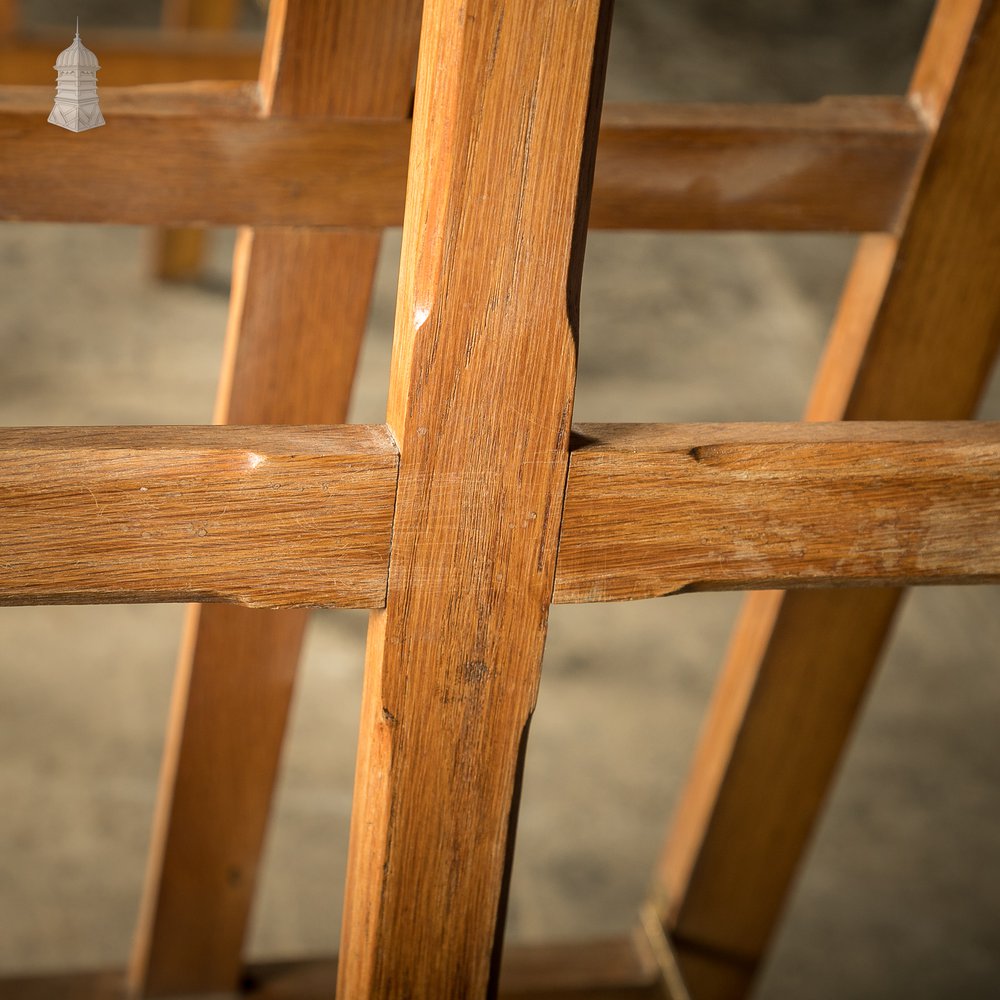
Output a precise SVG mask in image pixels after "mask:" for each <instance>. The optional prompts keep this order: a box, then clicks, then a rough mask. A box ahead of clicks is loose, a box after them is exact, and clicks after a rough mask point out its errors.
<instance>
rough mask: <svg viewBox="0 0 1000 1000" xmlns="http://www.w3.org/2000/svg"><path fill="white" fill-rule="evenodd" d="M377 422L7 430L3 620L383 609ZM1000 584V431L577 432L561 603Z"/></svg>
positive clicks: (2, 497)
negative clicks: (119, 607) (129, 612)
mask: <svg viewBox="0 0 1000 1000" xmlns="http://www.w3.org/2000/svg"><path fill="white" fill-rule="evenodd" d="M395 475H396V452H395V448H394V445H393V444H392V442H391V440H390V438H389V436H388V434H387V433H386V431H385V430H384V429H383V428H382V427H368V426H352V425H342V426H336V427H325V428H321V427H316V428H274V427H253V428H250V427H243V428H239V427H212V428H202V427H199V428H175V427H156V428H89V429H88V428H31V429H18V430H0V604H44V603H52V604H56V603H93V604H107V603H122V602H159V601H191V600H198V601H230V602H235V603H241V604H247V605H251V606H268V607H289V606H303V605H308V606H335V607H356V608H376V607H381V606H382V604H383V602H384V598H385V586H386V573H387V566H388V560H389V538H390V532H391V525H392V517H393V507H394V495H395ZM996 580H1000V424H998V423H976V422H950V423H871V424H869V423H861V422H846V423H838V424H681V425H644V424H635V425H631V424H618V425H604V424H582V425H579V426H578V427H577V428H576V445H575V447H574V450H573V452H572V455H571V460H570V472H569V483H568V486H567V496H566V512H565V517H564V521H563V530H562V536H561V540H560V549H559V561H558V565H557V569H556V585H555V594H554V597H553V600H554V601H555V602H557V603H563V604H565V603H586V602H591V601H620V600H631V599H637V598H645V597H656V596H661V595H666V594H671V593H677V592H679V591H684V590H741V589H768V588H774V587H781V588H799V587H812V586H829V585H845V586H846V585H853V586H859V585H877V586H881V585H895V584H933V583H986V582H991V581H996Z"/></svg>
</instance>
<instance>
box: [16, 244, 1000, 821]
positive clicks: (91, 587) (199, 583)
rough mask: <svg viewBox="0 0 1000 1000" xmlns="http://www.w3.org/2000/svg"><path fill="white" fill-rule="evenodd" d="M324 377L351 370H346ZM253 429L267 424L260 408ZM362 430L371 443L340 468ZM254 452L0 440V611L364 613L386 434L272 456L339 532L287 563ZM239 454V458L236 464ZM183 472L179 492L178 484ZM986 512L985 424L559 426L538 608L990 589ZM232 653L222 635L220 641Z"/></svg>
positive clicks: (377, 540)
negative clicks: (327, 566)
mask: <svg viewBox="0 0 1000 1000" xmlns="http://www.w3.org/2000/svg"><path fill="white" fill-rule="evenodd" d="M276 263H277V262H276V258H275V257H274V255H273V254H269V255H268V256H267V257H265V258H261V265H262V266H268V267H270V266H272V265H276ZM272 273H279V274H280V273H282V272H281V271H280V269H278V270H277V271H276V272H272ZM259 287H263V286H259ZM350 291H351V290H350V289H346V290H345V300H346V295H347V293H349V292H350ZM355 291H357V290H355ZM360 300H361V296H360V295H356V296H355V297H354V298H353V299H352V301H355V302H359V301H360ZM362 319H363V309H361V308H359V315H358V322H359V323H360V322H361V321H362ZM244 329H245V334H246V336H247V337H251V338H252V337H253V336H256V332H255V331H254V332H252V331H251V330H249V329H247V328H244ZM338 342H339V343H341V345H342V346H346V344H345V341H343V340H338ZM262 343H268V344H271V343H273V342H272V341H262ZM274 351H275V357H274V358H273V359H270V361H273V366H272V364H271V363H269V359H268V354H267V352H266V350H263V349H260V350H258V351H255V352H253V353H243V354H241V355H239V357H240V358H241V359H242V362H243V364H242V365H240V366H233V369H232V370H234V371H235V373H236V379H237V382H239V383H240V384H242V385H244V386H254V385H256V386H258V389H257V390H256V391H257V393H258V395H257V398H258V399H259V400H262V399H263V395H262V394H261V393H260V391H259V381H258V380H259V379H261V378H264V377H266V375H267V374H268V373H270V374H273V375H276V377H277V378H278V379H279V380H284V379H290V378H292V377H293V376H294V375H295V371H296V366H297V364H298V362H297V361H296V359H295V352H294V351H291V350H289V351H286V352H284V354H280V352H278V351H277V348H276V347H275V348H274ZM279 354H280V357H279V356H278V355H279ZM282 361H284V363H285V365H286V366H287V368H286V369H285V370H283V369H282V368H281V367H280V365H281V362H282ZM306 363H307V359H306V358H305V357H303V358H302V364H306ZM342 364H343V367H344V370H345V371H349V370H350V368H351V366H352V364H353V357H347V358H344V359H342ZM319 381H320V380H319V379H315V380H313V381H312V383H310V382H309V381H308V380H307V379H305V378H304V377H302V378H300V379H299V385H300V386H301V389H302V396H301V398H300V399H299V400H298V401H297V402H295V403H294V404H292V405H298V406H313V407H317V406H319V405H321V402H320V401H321V399H322V395H321V391H322V386H321V385H320V384H319ZM313 394H315V395H313ZM245 398H246V397H244V399H245ZM286 399H288V400H289V401H290V400H291V397H286ZM234 412H237V413H239V415H240V416H241V417H243V416H245V412H244V411H243V410H238V411H234ZM268 416H270V417H274V416H282V412H281V410H280V408H279V407H277V406H276V407H275V409H273V410H272V411H271V412H270V413H269V414H268ZM366 433H367V434H368V438H367V439H365V440H367V441H368V442H369V444H367V445H366V447H365V449H364V450H358V448H357V444H356V442H357V441H358V440H361V439H362V438H363V435H364V434H366ZM254 440H255V438H254V432H253V431H252V430H251V429H244V430H241V431H240V432H239V434H236V432H235V430H233V429H229V428H227V429H225V430H220V431H214V430H212V429H210V428H195V429H193V430H192V431H191V433H190V434H188V433H187V432H186V431H183V430H168V429H163V430H158V429H155V428H154V429H146V428H140V429H136V430H132V429H125V428H121V429H117V428H99V429H91V430H87V431H77V430H74V429H66V430H63V429H47V430H44V431H35V430H30V429H21V430H0V506H2V509H3V511H4V514H5V519H4V520H3V521H0V545H2V546H3V548H4V551H5V552H7V553H9V560H8V565H9V567H10V569H9V571H8V572H7V573H5V574H4V576H3V578H2V579H0V604H3V603H6V604H17V603H63V602H76V603H108V602H115V601H122V600H125V601H133V602H135V601H154V600H155V601H184V600H190V599H191V597H192V596H194V595H193V592H192V589H193V588H195V587H197V588H199V590H198V591H197V595H198V596H200V597H201V598H202V599H204V600H208V599H211V600H221V601H226V600H228V601H237V602H239V603H250V604H256V605H267V606H270V607H281V606H285V605H288V604H296V605H303V606H324V605H325V606H340V607H359V608H379V607H382V606H383V605H384V595H385V588H386V579H387V576H388V565H389V546H388V539H387V532H388V528H387V525H388V523H389V521H390V520H391V517H392V510H393V504H394V493H395V477H394V475H393V474H390V470H392V469H394V468H395V451H394V449H393V447H392V446H391V444H390V442H389V440H388V438H387V437H386V434H385V431H384V429H383V428H380V427H370V428H363V427H352V426H348V427H339V426H333V427H317V428H296V430H295V432H294V435H292V434H291V432H289V437H288V440H289V441H293V442H295V443H296V445H297V446H301V447H302V448H303V449H307V451H306V455H308V456H309V461H308V462H307V461H305V460H304V459H303V461H302V462H301V463H298V464H296V463H295V462H292V461H289V460H283V461H284V464H283V465H282V466H281V467H280V468H281V480H280V482H281V485H280V486H275V487H274V490H278V489H280V490H282V491H284V492H283V493H282V494H280V495H282V496H283V495H287V496H290V497H296V498H301V499H299V500H297V503H305V502H306V498H311V499H315V498H316V497H317V496H320V495H321V496H322V498H323V500H324V504H325V505H326V506H328V507H329V508H330V509H329V510H324V511H321V512H310V513H309V515H308V522H303V525H304V524H305V523H313V522H314V521H315V519H316V518H317V516H320V517H325V518H335V519H337V520H338V521H342V522H344V523H345V524H346V525H347V527H348V528H349V530H350V535H349V536H345V537H344V538H343V539H335V540H332V542H331V540H324V539H316V538H312V537H306V536H303V537H297V535H298V532H296V533H295V534H296V536H295V537H292V538H291V541H292V543H293V544H292V547H291V548H290V549H289V550H288V553H287V558H284V559H282V558H281V557H280V556H281V551H280V550H279V549H278V547H277V546H278V540H279V539H280V538H282V537H285V536H286V535H288V534H289V532H290V528H289V522H288V516H289V511H288V510H286V509H285V508H284V507H282V506H280V505H278V506H275V505H274V503H273V502H272V503H266V502H261V503H260V504H258V505H257V506H255V504H256V503H257V497H258V495H257V493H256V492H253V489H254V488H255V483H257V482H258V481H259V479H254V478H253V476H252V475H251V474H252V473H253V472H254V471H255V469H256V466H253V467H251V466H252V465H253V462H256V461H258V460H257V459H254V458H253V457H252V454H251V452H252V449H250V444H252V443H253V442H254ZM261 441H262V442H263V443H262V444H261V445H260V447H259V448H258V450H257V452H254V453H253V454H258V456H259V457H260V458H261V459H263V457H264V452H262V451H260V448H263V447H265V446H270V445H269V443H270V442H272V441H276V442H278V444H279V445H280V444H281V443H282V442H283V438H282V432H281V431H279V430H277V429H275V428H264V429H262V437H261ZM243 442H249V443H248V444H247V449H250V450H244V451H240V450H239V447H238V446H237V444H238V443H243ZM202 455H207V456H209V458H205V459H203V458H202V457H201V456H202ZM39 456H40V457H39ZM248 456H250V457H248ZM339 456H348V457H349V463H350V464H349V469H350V479H349V486H350V487H351V489H352V490H357V491H359V492H357V494H355V493H353V492H351V491H350V490H348V491H345V492H338V489H337V487H336V483H337V482H338V481H339V480H338V479H337V477H338V476H341V475H344V474H345V473H341V472H339V471H338V470H339V469H340V466H339V465H337V464H336V463H337V462H339V461H340V457H339ZM215 461H217V462H218V464H217V465H215V464H213V462H215ZM198 463H200V464H198ZM259 464H261V465H262V464H263V462H262V461H261V462H260V463H259ZM194 467H197V468H198V475H197V478H194V474H193V473H190V472H189V471H188V470H189V469H191V468H194ZM345 468H347V466H345ZM234 470H235V472H234ZM149 476H155V478H156V481H157V483H158V484H159V485H158V488H157V494H156V496H157V497H159V496H160V495H161V494H162V495H165V496H167V497H168V498H169V502H157V504H156V506H155V508H154V509H153V510H146V511H145V513H144V515H143V518H142V519H139V518H138V517H137V516H136V515H135V514H134V511H133V507H134V505H135V502H136V501H137V500H144V501H145V500H148V497H136V496H134V495H133V492H132V489H133V488H132V486H131V485H127V484H131V483H133V482H139V481H142V480H143V479H144V478H147V477H149ZM241 477H242V478H241ZM331 477H333V478H331ZM259 478H262V477H259ZM123 483H124V484H126V485H125V486H123V485H122V484H123ZM67 484H68V485H67ZM453 485H454V487H455V489H457V490H462V491H464V490H468V489H471V488H473V486H474V483H473V482H470V481H469V479H468V477H467V476H465V475H463V474H461V473H458V474H455V475H454V477H453ZM84 487H85V488H84ZM317 490H319V491H320V492H319V493H317ZM147 492H149V491H148V490H147ZM274 495H275V496H278V495H279V494H274ZM998 496H1000V425H998V424H995V423H968V422H957V423H924V422H919V423H905V422H895V421H893V422H886V423H861V422H856V421H852V422H849V423H838V424H703V425H699V424H682V425H655V424H651V425H643V424H634V425H630V424H617V425H602V424H581V425H578V426H576V427H574V430H573V438H572V443H571V454H570V469H569V478H568V480H567V486H566V499H565V507H564V514H563V526H562V531H561V533H560V547H559V558H558V561H557V564H556V575H555V588H554V593H553V600H554V601H555V602H557V603H575V602H589V601H609V600H634V599H638V598H645V597H655V596H660V595H663V594H669V593H676V592H678V591H680V590H732V589H747V588H760V587H766V586H773V585H774V584H775V582H776V581H779V582H780V583H781V584H782V585H783V586H786V587H815V586H819V585H822V584H826V583H829V582H831V581H837V582H838V583H840V584H842V585H854V586H859V585H860V586H867V587H872V586H879V585H884V584H887V583H890V582H894V581H903V582H905V583H907V584H934V583H955V582H958V583H982V582H987V581H990V580H994V579H997V578H998V576H1000V517H998V515H1000V508H998V504H1000V500H998ZM359 497H364V498H366V499H365V503H370V504H371V508H369V507H363V508H362V507H361V501H360V500H359V499H358V498H359ZM95 498H96V500H95ZM244 508H245V510H244ZM223 510H224V511H225V518H224V519H223V520H221V521H220V520H217V519H214V520H213V519H212V518H209V520H208V521H207V522H206V524H210V525H211V526H212V531H211V537H209V536H208V535H204V536H200V535H198V534H197V528H195V529H194V532H195V533H194V536H193V541H192V539H191V534H192V525H195V524H196V522H195V521H194V520H193V515H194V514H195V513H199V512H208V513H206V515H205V516H206V517H209V514H210V513H211V512H215V513H214V515H213V516H215V515H219V514H220V512H221V511H223ZM296 516H300V514H299V513H298V511H297V508H296ZM351 517H358V518H359V520H358V521H357V522H351V521H350V520H349V519H350V518H351ZM316 523H317V524H318V523H325V522H316ZM119 525H121V526H125V525H130V526H131V527H130V528H129V531H128V532H124V533H125V536H126V537H125V538H124V539H123V545H124V546H125V548H124V549H122V550H118V549H116V547H115V544H116V543H117V542H118V540H119V534H118V526H119ZM303 525H300V526H303ZM206 530H207V529H206ZM316 530H318V528H317V529H316ZM137 532H138V533H139V536H141V534H142V532H147V533H148V535H149V537H146V538H143V539H142V542H141V545H139V548H138V549H137V550H136V552H138V553H139V554H140V555H141V558H139V557H138V556H136V560H135V561H133V555H134V553H133V550H132V549H131V548H129V547H128V538H129V537H131V538H132V542H133V543H135V544H138V542H137V539H136V533H137ZM258 535H259V536H260V537H261V538H264V539H267V540H268V545H269V546H271V547H272V548H273V550H274V555H273V558H272V560H271V562H269V563H268V564H267V565H266V566H263V567H262V570H266V572H261V574H260V575H259V579H256V580H254V579H251V580H250V582H249V584H248V586H246V587H244V588H242V589H240V588H237V587H236V586H235V583H234V581H237V580H239V579H240V578H241V576H242V575H245V574H246V573H247V572H248V568H249V567H251V566H253V565H255V564H254V562H253V559H254V551H255V545H254V542H253V539H254V538H256V537H258ZM181 544H190V545H191V546H193V549H192V551H191V553H189V555H188V558H189V559H192V560H197V566H198V570H197V574H196V576H194V577H190V578H189V577H188V575H187V572H188V571H187V569H186V568H185V567H184V566H183V565H181V564H177V563H176V562H174V564H173V565H172V566H171V567H170V568H169V570H168V571H166V572H163V573H157V572H156V570H155V567H156V566H157V565H158V560H160V559H165V558H168V557H171V556H172V555H173V554H174V553H176V551H177V547H178V545H181ZM339 545H346V546H348V547H349V548H348V549H345V551H346V552H353V551H354V547H356V548H357V554H356V556H352V557H351V560H349V561H346V562H343V563H340V564H338V565H337V566H336V567H334V568H332V569H331V570H330V571H329V573H328V574H325V575H324V574H320V575H318V576H317V577H316V578H315V579H314V580H313V579H310V578H309V577H308V576H307V575H305V574H303V573H302V571H301V570H302V558H303V554H304V553H307V552H313V551H315V553H316V554H317V555H324V556H329V557H331V558H333V557H334V556H335V555H336V554H337V552H338V551H340V550H339V549H338V548H337V546H339ZM310 546H315V549H313V548H310ZM338 558H339V557H338ZM308 565H309V566H312V560H311V559H310V561H309V563H308ZM334 571H335V572H336V575H335V577H331V576H330V574H332V573H334ZM331 579H335V580H336V582H337V585H338V589H337V590H336V591H335V592H334V591H331V590H330V580H331ZM154 581H155V587H154V586H153V582H154ZM280 588H283V589H280ZM216 612H217V613H218V614H219V615H225V616H226V617H227V619H228V620H232V621H237V620H239V616H238V615H234V614H233V613H230V612H226V611H224V610H222V609H215V611H213V614H214V613H216ZM204 613H205V612H203V614H204ZM257 617H259V616H248V621H250V620H256V619H257ZM248 621H246V622H243V624H242V625H241V628H242V630H243V631H242V632H241V633H240V634H241V635H244V634H250V635H251V636H252V638H253V643H252V644H251V646H253V645H260V644H262V643H264V642H265V640H264V639H262V638H261V635H260V634H259V633H257V632H255V631H253V630H252V626H251V625H250V624H248ZM248 629H250V630H251V631H250V632H249V633H247V630H248ZM241 641H242V640H241V639H240V637H239V636H237V635H235V634H234V635H233V636H232V638H231V640H230V642H231V643H232V644H234V645H239V644H240V642H241ZM213 645H217V646H219V647H221V648H225V646H226V642H224V641H223V640H219V641H218V643H213ZM245 669H247V670H250V669H251V667H250V666H249V665H247V666H246V667H245ZM252 669H253V670H254V672H255V673H262V672H264V671H263V668H262V667H260V666H259V665H258V667H256V668H252ZM243 826H244V828H245V826H246V824H245V823H244V824H243Z"/></svg>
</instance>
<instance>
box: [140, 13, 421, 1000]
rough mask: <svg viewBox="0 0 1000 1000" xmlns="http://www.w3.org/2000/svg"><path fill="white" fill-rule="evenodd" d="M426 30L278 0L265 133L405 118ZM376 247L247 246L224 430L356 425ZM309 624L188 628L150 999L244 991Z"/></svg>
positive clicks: (150, 914) (149, 956)
mask: <svg viewBox="0 0 1000 1000" xmlns="http://www.w3.org/2000/svg"><path fill="white" fill-rule="evenodd" d="M419 20H420V2H419V0H393V2H392V3H382V4H379V5H374V4H369V3H367V2H365V0H348V2H340V3H337V4H318V3H314V2H307V0H272V2H271V5H270V10H269V16H268V24H267V34H266V38H265V44H264V51H263V56H262V59H261V77H260V101H259V103H260V107H259V109H258V111H259V113H261V114H263V115H264V118H263V120H264V121H265V122H269V121H275V120H277V119H278V118H279V117H281V116H286V121H287V122H288V123H289V124H288V128H289V135H290V136H294V135H295V133H296V130H298V129H300V128H302V127H303V125H304V118H303V117H302V116H306V117H308V118H309V120H315V121H320V122H322V121H323V120H325V119H326V118H328V117H329V116H331V115H337V116H342V117H343V118H345V119H349V118H352V117H356V118H363V119H376V118H386V117H388V118H400V117H402V116H403V115H404V114H406V112H407V111H408V109H409V102H410V93H411V85H412V74H413V67H414V65H415V61H416V48H417V42H418V38H419ZM328 167H329V165H328ZM292 183H293V185H296V186H298V185H300V183H301V182H300V181H299V180H298V179H293V181H292ZM378 246H379V233H378V232H374V231H337V232H318V231H315V230H306V229H294V230H285V229H277V230H269V231H260V230H257V231H252V230H248V229H244V230H242V231H241V232H240V234H239V236H238V238H237V247H236V253H235V257H234V263H233V292H232V297H231V303H230V318H229V328H228V334H227V342H226V352H225V359H224V363H223V371H222V376H221V379H220V388H219V397H218V402H217V409H216V419H217V421H220V422H225V421H229V422H238V423H239V422H248V423H250V422H252V423H268V422H270V423H303V422H312V421H324V422H331V423H333V422H339V421H342V420H344V419H345V418H346V414H347V406H348V401H349V398H350V390H351V384H352V382H353V377H354V369H355V365H356V362H357V356H358V351H359V348H360V343H361V337H362V333H363V331H364V327H365V322H366V318H367V313H368V300H369V295H370V290H371V282H372V277H373V274H374V269H375V263H376V259H377V256H378ZM383 585H384V577H383ZM383 593H384V589H383ZM306 620H307V619H306V616H305V614H303V613H299V612H284V613H280V612H279V613H261V612H253V611H247V610H244V609H241V608H222V607H218V606H211V607H210V606H204V607H201V608H197V607H196V608H192V609H191V611H190V613H189V617H188V624H187V630H186V633H185V641H184V646H183V649H182V652H181V658H180V661H179V665H178V673H177V680H176V684H175V691H174V702H173V709H172V713H171V721H170V726H169V731H168V736H167V744H166V748H165V751H164V766H163V771H162V774H161V786H160V797H159V802H158V807H157V817H156V822H155V826H154V839H153V846H152V848H151V851H150V863H149V873H148V877H147V885H146V890H145V894H144V899H143V907H142V912H141V916H140V924H139V930H138V933H137V937H136V945H135V949H134V952H133V960H132V967H131V983H132V986H133V989H134V990H136V991H140V990H141V991H143V992H145V994H146V995H157V994H163V993H169V992H171V991H192V990H197V989H229V988H231V987H232V986H233V985H234V984H235V982H236V980H237V977H238V974H239V967H240V961H241V952H242V944H243V938H244V936H245V933H246V927H247V922H248V917H249V911H250V906H251V903H252V900H253V890H254V885H255V877H256V872H257V870H258V867H259V862H260V856H261V851H262V848H263V841H264V835H265V831H266V828H267V821H268V816H269V812H270V804H271V799H272V795H273V788H274V783H275V780H276V776H277V769H278V762H279V759H280V753H281V746H282V742H283V736H284V730H285V725H286V720H287V716H288V710H289V706H290V700H291V696H292V692H293V688H294V679H295V674H296V668H297V662H298V657H299V650H300V648H301V644H302V638H303V634H304V630H305V626H306ZM247 676H251V677H253V678H254V685H253V686H252V687H250V686H248V685H247V684H246V683H245V682H244V680H243V678H245V677H247ZM234 873H235V877H234Z"/></svg>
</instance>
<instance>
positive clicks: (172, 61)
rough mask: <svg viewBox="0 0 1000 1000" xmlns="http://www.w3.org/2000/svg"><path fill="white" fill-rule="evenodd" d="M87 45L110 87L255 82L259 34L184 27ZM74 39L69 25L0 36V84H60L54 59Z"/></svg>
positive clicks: (89, 40)
mask: <svg viewBox="0 0 1000 1000" xmlns="http://www.w3.org/2000/svg"><path fill="white" fill-rule="evenodd" d="M83 38H84V41H85V42H86V45H87V48H89V49H90V50H91V51H93V52H96V53H97V55H98V57H99V58H100V60H101V72H100V75H99V77H98V82H99V85H100V87H101V99H102V103H103V99H104V89H105V88H106V87H132V86H135V85H136V84H144V83H181V82H184V81H186V80H256V79H257V71H258V68H259V66H260V37H259V36H258V35H254V34H244V33H240V32H233V33H228V32H227V33H223V34H212V35H209V36H208V37H194V38H193V37H191V36H190V35H189V34H188V33H187V32H184V31H164V32H152V31H107V30H101V31H97V30H96V29H95V30H94V31H90V30H87V29H84V32H83ZM71 40H72V25H66V27H65V28H60V29H58V30H56V29H47V30H33V31H30V32H29V31H27V30H25V29H22V30H21V31H19V32H16V33H15V34H12V35H8V36H7V37H6V38H2V39H0V86H8V85H13V86H35V87H45V88H47V89H49V90H51V89H52V88H53V87H54V86H55V70H54V69H53V68H52V67H53V63H54V62H55V57H56V56H57V55H58V54H59V53H60V52H61V51H62V50H63V49H64V48H66V46H67V44H68V42H69V41H71Z"/></svg>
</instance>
